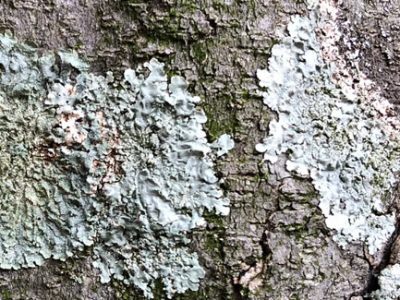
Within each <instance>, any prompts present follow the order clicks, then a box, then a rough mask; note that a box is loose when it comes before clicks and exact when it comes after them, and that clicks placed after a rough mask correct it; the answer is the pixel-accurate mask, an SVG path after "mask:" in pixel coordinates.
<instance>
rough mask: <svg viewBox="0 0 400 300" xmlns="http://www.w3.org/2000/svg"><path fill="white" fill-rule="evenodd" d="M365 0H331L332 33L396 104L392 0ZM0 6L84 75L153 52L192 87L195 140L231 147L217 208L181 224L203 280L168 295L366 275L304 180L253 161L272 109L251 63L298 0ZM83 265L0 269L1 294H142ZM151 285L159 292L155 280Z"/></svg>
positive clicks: (315, 285) (295, 290)
mask: <svg viewBox="0 0 400 300" xmlns="http://www.w3.org/2000/svg"><path fill="white" fill-rule="evenodd" d="M379 2H381V1H378V0H372V1H367V0H364V1H347V2H346V3H343V4H342V5H341V6H340V9H341V14H342V15H341V17H342V18H343V20H344V19H345V20H347V21H349V23H348V24H349V25H348V26H347V27H346V28H345V27H343V32H344V33H345V37H347V40H348V39H351V41H352V44H351V45H350V47H352V49H353V48H354V49H358V50H360V51H361V52H360V58H359V59H360V60H362V61H363V64H362V67H363V69H364V71H365V72H366V74H367V75H368V76H370V78H371V79H373V80H374V81H376V82H377V83H378V84H379V85H380V86H381V87H382V88H383V91H384V95H385V96H386V97H388V98H389V99H390V100H392V101H393V102H395V103H396V104H397V102H398V99H397V94H398V93H396V91H398V80H397V81H396V80H393V76H397V77H398V76H399V74H400V73H399V68H400V63H399V60H398V59H397V58H398V55H399V51H400V48H399V35H398V34H396V33H397V32H398V26H397V24H396V20H398V18H399V7H400V3H399V2H398V1H397V2H396V1H392V2H385V3H383V4H382V3H379ZM0 11H1V13H0V28H1V31H3V32H11V33H12V35H13V36H15V37H16V38H17V39H19V40H20V41H21V42H24V43H28V44H30V45H33V46H34V47H36V48H40V49H41V50H42V51H49V50H54V49H61V48H62V49H75V50H76V51H77V52H79V53H80V55H81V56H83V57H85V58H86V59H87V60H88V61H89V62H90V63H91V68H92V71H93V72H96V73H98V74H104V73H105V72H106V71H108V70H111V71H113V72H114V74H115V75H116V76H121V74H123V70H124V69H125V68H127V67H135V66H137V65H138V64H139V63H142V62H144V61H148V60H149V59H150V58H153V57H156V58H158V59H159V60H161V61H163V62H165V63H166V70H168V72H169V73H170V74H180V75H183V76H184V77H185V78H186V80H188V82H189V84H190V91H191V93H192V94H193V95H198V96H200V97H201V99H202V106H203V108H204V110H205V111H206V114H207V117H208V121H207V124H206V129H207V133H208V137H209V139H210V140H215V139H216V138H217V137H218V136H220V135H221V134H223V133H229V134H231V135H232V136H233V137H234V139H235V142H236V146H235V148H234V150H232V151H231V152H230V153H229V155H228V156H227V157H226V158H224V159H223V160H220V161H219V162H218V163H217V165H216V169H217V171H218V175H219V176H220V177H221V178H224V181H223V183H222V185H223V188H224V190H225V192H226V195H227V197H228V198H229V199H230V201H231V213H230V216H229V217H227V218H222V217H215V216H213V215H212V214H209V215H208V216H207V221H208V225H207V228H206V230H198V231H196V232H194V233H193V237H192V238H193V250H194V251H196V252H197V253H198V254H199V257H200V260H201V263H202V265H203V266H204V267H205V269H206V271H207V276H206V278H205V279H204V280H203V282H202V285H201V289H200V290H199V291H198V292H189V293H187V294H183V295H176V299H191V298H192V299H221V300H222V299H237V300H239V299H260V300H261V299H345V298H350V297H352V295H353V296H354V297H353V298H354V299H356V297H357V293H358V294H359V295H361V294H362V291H363V290H364V289H365V288H366V287H367V285H368V284H370V285H371V282H369V281H368V280H369V277H368V276H369V274H370V269H371V266H370V264H369V262H368V259H367V258H366V257H365V255H364V250H363V245H362V244H355V245H353V246H351V247H349V248H348V249H347V250H343V249H341V248H339V247H338V246H337V245H336V243H335V242H334V241H333V240H332V232H330V230H329V229H328V228H327V227H326V225H325V220H324V216H323V215H322V213H321V211H320V209H319V208H318V194H317V193H316V192H315V190H314V188H313V185H312V184H311V182H310V180H306V179H301V178H297V177H293V176H292V175H291V174H290V173H288V172H287V171H285V167H284V166H283V165H282V164H280V165H279V164H278V165H276V166H274V167H271V168H269V169H268V168H266V167H265V166H264V164H262V163H261V161H262V156H261V155H260V154H258V153H256V152H255V150H254V146H255V144H256V143H258V142H259V141H260V140H261V139H262V138H263V137H264V136H265V134H266V131H267V126H268V122H269V120H270V119H271V117H272V116H273V113H272V112H271V111H269V110H268V109H267V107H266V106H264V105H263V103H262V99H261V97H260V96H259V95H258V93H257V89H258V88H257V80H256V76H255V72H256V70H257V69H260V68H265V67H266V65H267V60H268V57H269V55H270V50H271V47H272V46H273V45H274V44H276V43H277V42H278V40H277V39H278V35H277V33H279V32H283V31H284V30H285V28H286V25H287V23H288V22H289V19H290V16H292V15H294V14H299V15H305V14H307V9H306V5H305V3H303V1H298V0H274V1H271V0H247V1H246V0H232V1H229V0H226V1H223V0H200V1H192V0H149V1H139V0H108V1H107V0H64V1H63V0H46V1H39V0H13V1H11V0H9V1H1V2H0ZM354 12H356V13H354ZM384 14H388V16H389V17H386V18H385V17H383V15H384ZM383 31H385V32H386V33H385V34H383ZM366 41H368V42H369V45H370V46H366ZM340 46H341V47H342V50H343V51H345V50H347V48H346V47H347V46H349V45H346V44H345V43H344V42H343V43H342V45H340ZM118 74H119V75H118ZM91 262H92V259H91V249H90V248H88V249H86V251H85V252H84V253H79V254H78V255H77V256H76V257H74V258H73V259H70V260H68V261H67V262H65V263H63V262H58V261H49V262H47V263H46V264H45V265H44V266H42V267H37V268H33V269H24V270H18V271H1V272H0V295H1V299H142V296H141V293H140V291H136V290H135V289H133V288H131V287H127V286H124V285H123V284H121V283H119V282H117V281H115V282H112V284H110V285H103V284H101V283H100V282H99V279H98V276H97V270H96V269H94V268H93V267H92V265H91ZM155 295H156V299H165V295H164V294H163V292H162V287H161V286H159V287H158V288H157V290H156V291H155ZM359 299H361V298H359Z"/></svg>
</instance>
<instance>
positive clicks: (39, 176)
mask: <svg viewBox="0 0 400 300" xmlns="http://www.w3.org/2000/svg"><path fill="white" fill-rule="evenodd" d="M0 66H1V67H2V75H1V81H0V101H1V102H0V103H1V111H0V114H1V118H0V128H1V131H0V140H1V151H2V153H1V158H0V159H1V160H2V161H1V166H0V168H1V176H2V180H1V182H0V189H1V197H2V199H1V201H0V205H1V207H2V209H1V213H0V214H1V222H0V232H1V240H2V242H1V246H0V268H14V269H18V268H21V267H33V266H35V265H41V264H43V262H44V260H45V259H47V258H50V257H51V258H54V259H65V258H66V257H68V256H72V255H73V253H74V251H77V250H81V249H83V247H84V246H88V245H93V249H94V254H95V262H94V266H95V267H97V268H98V269H99V270H100V273H101V280H102V281H103V282H108V281H110V279H111V278H112V277H113V278H115V279H117V280H122V281H123V282H125V283H127V284H133V285H135V286H136V287H138V288H139V289H141V290H142V291H143V293H144V294H145V296H147V297H149V298H151V297H152V296H153V295H152V288H153V286H154V281H155V280H157V279H158V278H161V280H162V282H163V283H164V286H165V290H166V293H167V296H168V297H172V295H173V294H174V293H181V292H184V291H186V290H188V289H190V290H197V289H198V287H199V281H200V279H201V278H202V277H204V275H205V271H204V270H203V268H202V267H201V266H200V264H199V261H198V257H197V255H196V254H195V253H192V252H191V251H190V250H189V243H190V240H189V239H188V238H187V233H188V232H189V231H190V230H192V229H193V228H196V227H201V226H204V225H205V220H204V219H203V217H202V214H203V212H204V210H209V211H214V212H215V213H216V214H221V215H227V214H228V213H229V202H228V200H227V199H226V198H225V197H224V196H223V193H222V191H221V190H220V188H219V186H218V178H217V177H216V176H215V175H214V172H213V169H212V167H213V162H212V160H213V159H214V158H215V157H216V154H214V153H212V151H211V147H212V146H211V145H210V144H208V143H207V140H206V134H205V132H204V130H203V124H204V123H205V122H206V116H205V114H204V112H203V111H202V110H201V109H200V108H198V107H197V106H196V105H197V103H198V102H199V101H200V98H199V97H192V96H191V95H190V94H189V93H188V92H187V90H186V88H187V84H186V82H185V80H184V79H183V78H182V77H177V76H174V77H172V78H170V81H169V80H168V78H167V76H166V75H165V73H164V71H163V64H162V63H159V62H158V61H157V60H155V59H153V60H151V61H150V62H149V63H146V64H144V68H143V67H142V68H138V70H137V71H136V72H135V71H134V70H132V69H128V70H126V71H125V73H124V78H123V80H122V81H116V80H115V79H114V77H113V74H112V73H111V72H108V73H107V74H106V76H100V75H95V74H92V73H89V72H88V71H87V69H88V65H87V64H85V63H84V62H83V61H82V60H80V59H79V58H78V57H77V56H76V55H75V54H74V53H71V52H58V53H49V54H46V55H44V56H39V55H38V53H37V51H36V50H35V49H32V48H29V47H27V46H25V45H21V44H19V43H17V42H16V41H15V40H13V39H11V38H10V37H7V36H2V37H0ZM146 72H147V73H148V76H145V75H143V74H144V73H146ZM231 146H233V145H232V144H229V147H231ZM223 147H225V146H223ZM225 148H226V147H225ZM225 148H223V149H222V150H220V151H224V152H225V151H226V149H225Z"/></svg>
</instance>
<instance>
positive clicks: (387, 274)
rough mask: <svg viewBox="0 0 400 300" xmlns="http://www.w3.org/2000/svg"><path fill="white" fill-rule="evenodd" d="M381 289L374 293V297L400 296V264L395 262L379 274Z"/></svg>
mask: <svg viewBox="0 0 400 300" xmlns="http://www.w3.org/2000/svg"><path fill="white" fill-rule="evenodd" d="M378 281H379V290H377V291H374V292H373V293H372V295H371V296H372V299H384V300H390V299H393V300H395V299H399V298H400V265H399V264H395V265H391V266H389V267H387V268H385V269H384V270H383V271H382V272H381V273H380V275H379V278H378Z"/></svg>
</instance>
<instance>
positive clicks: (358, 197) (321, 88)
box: [256, 14, 399, 254]
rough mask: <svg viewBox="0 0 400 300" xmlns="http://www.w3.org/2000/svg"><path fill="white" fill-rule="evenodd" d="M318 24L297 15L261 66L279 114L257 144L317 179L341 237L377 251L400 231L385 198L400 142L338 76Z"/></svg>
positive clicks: (269, 156)
mask: <svg viewBox="0 0 400 300" xmlns="http://www.w3.org/2000/svg"><path fill="white" fill-rule="evenodd" d="M316 29H317V26H316V17H315V15H314V14H311V16H310V17H300V16H295V17H293V18H292V20H291V22H290V23H289V25H288V34H287V35H286V36H285V37H283V38H282V40H281V42H280V43H279V44H277V45H275V46H274V47H273V48H272V53H271V57H270V59H269V67H268V70H258V71H257V77H258V79H259V81H260V82H259V83H260V86H261V87H263V88H266V91H265V92H263V93H262V94H263V99H264V103H265V105H267V106H268V107H269V108H271V109H272V110H273V111H275V112H277V114H278V119H277V120H273V121H271V123H270V125H269V134H268V136H267V137H265V139H264V140H263V141H262V143H260V144H258V145H257V146H256V150H257V151H259V152H261V153H264V159H265V160H266V161H268V162H269V163H275V162H276V161H277V160H278V156H279V155H281V154H286V155H287V161H286V168H287V169H288V170H289V171H292V172H294V173H295V174H296V175H297V176H301V177H311V178H312V180H313V184H314V186H315V188H316V190H317V191H318V192H319V194H320V205H319V206H320V208H321V210H322V212H323V214H324V215H325V217H326V224H327V226H328V227H329V228H331V229H335V230H336V234H335V236H334V238H335V240H336V241H337V242H338V243H339V244H340V245H342V246H346V245H347V244H348V243H349V242H352V241H363V242H365V243H366V244H367V245H368V249H369V252H370V253H371V254H373V253H375V252H376V251H377V250H379V249H381V248H382V246H383V245H384V244H385V242H386V241H387V239H388V238H389V236H390V235H391V233H392V232H393V230H394V223H395V217H394V214H393V213H392V212H390V211H389V209H388V206H387V204H388V203H385V201H384V197H385V195H386V194H387V192H388V191H390V190H391V189H392V188H393V187H394V184H395V181H396V179H395V173H396V172H397V171H398V170H399V160H398V158H399V152H398V150H399V147H398V146H399V142H398V139H397V137H395V136H392V135H391V131H390V130H387V128H388V127H390V124H388V122H386V120H385V116H383V115H382V114H381V113H380V112H379V111H378V110H376V109H375V108H374V107H373V105H371V104H370V102H367V101H365V99H364V97H363V95H362V94H360V93H355V92H354V91H352V90H351V89H344V88H342V87H341V86H340V85H337V84H336V82H335V81H334V80H333V77H334V75H335V74H334V69H335V66H334V64H327V63H326V62H325V61H324V59H323V57H322V55H321V51H320V50H321V49H320V45H319V42H318V40H317V37H316V34H315V32H316Z"/></svg>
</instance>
